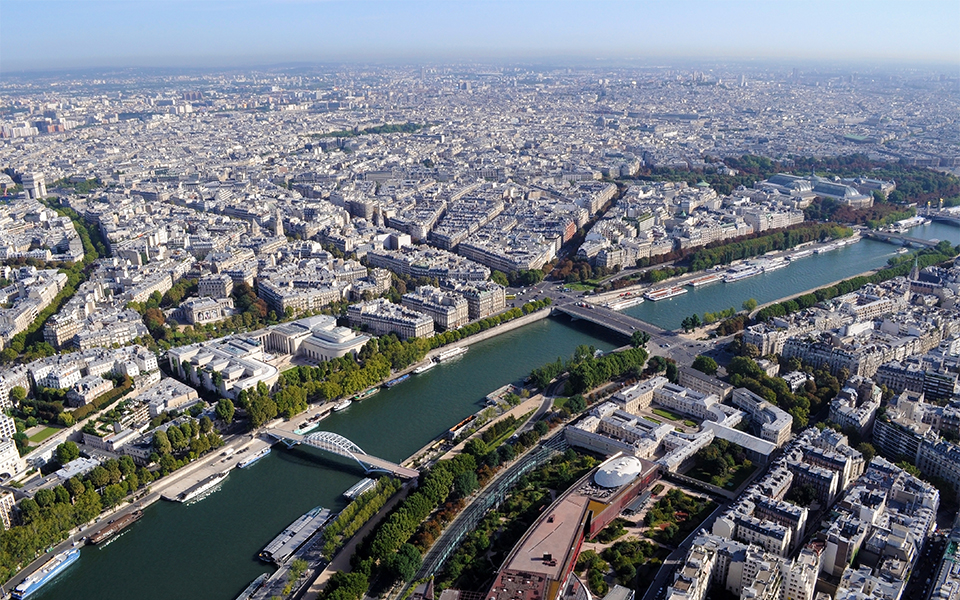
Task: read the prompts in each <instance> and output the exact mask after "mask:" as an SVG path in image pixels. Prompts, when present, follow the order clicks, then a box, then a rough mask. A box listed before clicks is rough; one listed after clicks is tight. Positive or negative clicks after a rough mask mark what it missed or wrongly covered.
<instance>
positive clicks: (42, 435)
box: [27, 427, 60, 444]
mask: <svg viewBox="0 0 960 600" xmlns="http://www.w3.org/2000/svg"><path fill="white" fill-rule="evenodd" d="M58 431H60V429H59V428H57V427H44V428H43V429H41V430H40V431H38V432H37V433H35V434H33V435H31V436H30V437H29V438H27V439H29V440H30V441H31V442H33V443H34V444H40V443H43V442H44V441H45V440H46V439H47V438H49V437H50V436H52V435H53V434H55V433H57V432H58Z"/></svg>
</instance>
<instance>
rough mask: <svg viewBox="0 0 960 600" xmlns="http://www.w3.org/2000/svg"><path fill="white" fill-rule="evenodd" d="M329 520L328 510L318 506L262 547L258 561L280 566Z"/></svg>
mask: <svg viewBox="0 0 960 600" xmlns="http://www.w3.org/2000/svg"><path fill="white" fill-rule="evenodd" d="M329 519H330V509H329V508H323V507H322V506H318V507H316V508H313V509H311V510H310V511H308V512H307V513H306V514H305V515H303V516H302V517H300V518H299V519H297V520H296V521H294V522H293V523H291V524H290V525H289V526H288V527H287V528H286V529H284V530H283V531H282V532H280V535H278V536H277V537H275V538H273V540H272V541H271V542H270V543H269V544H267V545H266V546H264V548H263V551H262V552H260V560H263V561H265V562H272V563H274V564H277V565H281V564H283V563H284V562H286V560H287V559H288V558H290V557H291V556H293V554H294V552H296V551H297V550H298V549H299V548H300V547H301V546H303V545H304V544H306V543H307V540H309V539H310V538H311V537H313V535H314V534H315V533H317V532H318V531H320V528H322V527H323V526H324V525H325V524H326V522H327V520H329Z"/></svg>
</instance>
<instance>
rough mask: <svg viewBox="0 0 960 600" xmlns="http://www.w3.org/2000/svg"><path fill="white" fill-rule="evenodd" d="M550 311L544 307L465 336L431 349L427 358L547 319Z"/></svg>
mask: <svg viewBox="0 0 960 600" xmlns="http://www.w3.org/2000/svg"><path fill="white" fill-rule="evenodd" d="M550 313H551V309H550V308H544V309H541V310H538V311H536V312H532V313H530V314H529V315H523V316H522V317H519V318H517V319H514V320H512V321H507V322H506V323H501V324H500V325H497V326H496V327H491V328H490V329H487V330H486V331H481V332H480V333H478V334H475V335H471V336H469V337H465V338H463V339H462V340H459V341H456V342H452V343H450V344H447V345H445V346H441V347H440V348H437V349H436V350H431V351H430V352H428V353H427V358H433V357H434V356H436V355H437V354H439V353H441V352H443V351H445V350H449V349H451V348H459V347H461V346H469V345H470V344H475V343H477V342H482V341H483V340H488V339H490V338H492V337H496V336H498V335H500V334H502V333H506V332H508V331H513V330H514V329H517V328H518V327H523V326H524V325H529V324H530V323H534V322H536V321H540V320H543V319H546V318H547V317H549V316H550Z"/></svg>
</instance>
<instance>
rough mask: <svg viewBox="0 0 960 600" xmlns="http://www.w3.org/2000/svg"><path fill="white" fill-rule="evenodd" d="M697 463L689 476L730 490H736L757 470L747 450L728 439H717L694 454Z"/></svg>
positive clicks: (688, 472)
mask: <svg viewBox="0 0 960 600" xmlns="http://www.w3.org/2000/svg"><path fill="white" fill-rule="evenodd" d="M694 459H695V460H696V464H695V465H694V467H693V468H692V469H690V470H689V471H687V473H686V475H687V476H688V477H693V478H694V479H699V480H700V481H704V482H706V483H709V484H712V485H715V486H717V487H722V488H725V489H728V490H736V489H737V488H739V487H740V486H741V485H743V482H744V481H746V480H747V478H749V477H750V475H751V474H753V472H754V471H756V470H757V467H756V466H755V465H754V464H753V462H752V461H751V460H750V459H748V458H747V456H746V451H745V450H744V449H743V448H742V447H740V446H738V445H736V444H732V443H730V442H728V441H727V440H722V439H719V438H718V439H715V440H714V441H713V442H712V443H711V444H710V445H709V446H707V447H706V448H703V449H701V450H700V451H699V452H697V453H696V455H695V456H694Z"/></svg>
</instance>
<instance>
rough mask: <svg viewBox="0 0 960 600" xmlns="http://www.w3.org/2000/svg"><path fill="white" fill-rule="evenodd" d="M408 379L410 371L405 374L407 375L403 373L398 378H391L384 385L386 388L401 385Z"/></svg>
mask: <svg viewBox="0 0 960 600" xmlns="http://www.w3.org/2000/svg"><path fill="white" fill-rule="evenodd" d="M408 379H410V374H409V373H407V374H405V375H401V376H400V377H397V378H396V379H391V380H390V381H388V382H386V383H385V384H383V387H385V388H392V387H393V386H395V385H399V384H401V383H403V382H404V381H406V380H408Z"/></svg>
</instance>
